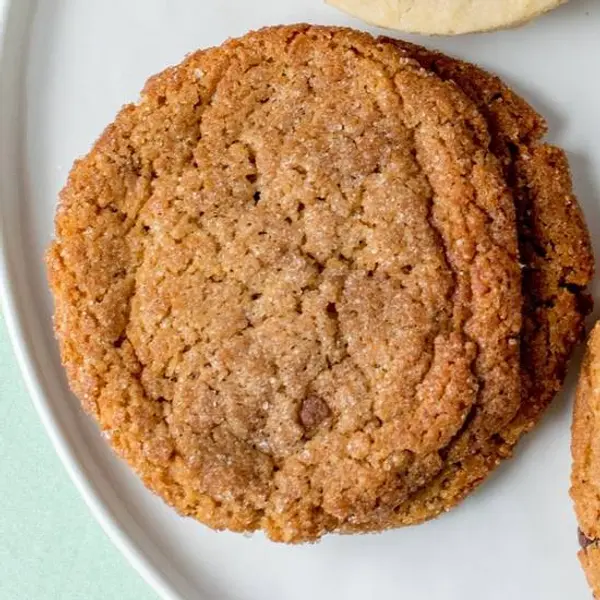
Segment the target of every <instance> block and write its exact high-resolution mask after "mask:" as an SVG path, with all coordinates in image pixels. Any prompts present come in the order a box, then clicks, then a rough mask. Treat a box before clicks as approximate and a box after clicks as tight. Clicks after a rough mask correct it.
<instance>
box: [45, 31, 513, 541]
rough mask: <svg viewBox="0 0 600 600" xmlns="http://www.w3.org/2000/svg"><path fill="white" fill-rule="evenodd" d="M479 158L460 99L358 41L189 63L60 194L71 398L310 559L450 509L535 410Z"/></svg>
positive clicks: (490, 180) (203, 498)
mask: <svg viewBox="0 0 600 600" xmlns="http://www.w3.org/2000/svg"><path fill="white" fill-rule="evenodd" d="M489 145H490V138H489V135H488V131H487V128H486V123H485V121H484V120H483V119H482V118H481V116H480V114H479V113H478V111H477V110H476V108H475V106H474V104H473V103H472V102H471V101H470V100H468V98H467V97H466V96H465V95H464V94H463V93H462V92H461V91H460V90H459V89H458V88H457V87H456V86H455V85H454V84H453V83H451V82H443V81H441V79H439V78H438V77H437V76H435V75H433V74H430V73H428V72H427V71H425V70H423V69H422V68H420V67H419V65H418V64H417V63H416V62H415V61H412V60H409V59H407V58H406V57H404V56H403V55H402V53H401V52H399V51H398V49H397V48H396V47H395V46H393V45H392V44H390V43H388V42H385V41H381V42H378V41H376V40H374V39H373V38H371V37H370V36H368V35H366V34H361V33H358V32H354V31H351V30H346V29H332V28H324V27H311V26H304V25H303V26H291V27H281V28H272V29H266V30H263V31H261V32H258V33H252V34H249V35H248V36H246V37H244V38H241V39H239V40H233V41H230V42H227V43H226V44H224V45H223V46H222V47H220V48H216V49H211V50H207V51H203V52H198V53H196V54H194V55H192V56H190V57H189V58H188V59H186V60H185V61H184V62H183V63H182V64H181V65H179V66H177V67H174V68H171V69H168V70H167V71H165V72H163V73H162V74H160V75H158V76H156V77H154V78H153V79H152V80H151V81H150V82H149V83H148V85H147V86H146V88H145V90H144V93H143V95H142V100H141V101H140V103H139V104H138V105H131V106H127V107H125V108H124V109H123V111H122V112H121V113H120V114H119V115H118V117H117V119H116V121H115V122H114V124H113V125H111V126H110V127H108V129H107V130H106V131H105V133H104V135H103V136H102V138H101V139H100V140H99V142H98V143H97V144H96V146H95V147H94V149H93V150H92V152H91V153H90V154H89V155H88V156H87V157H85V158H84V159H83V160H81V161H79V162H78V163H77V164H76V165H75V166H74V168H73V170H72V172H71V174H70V177H69V181H68V184H67V186H66V187H65V189H64V190H63V192H62V194H61V201H60V206H59V209H58V214H57V218H56V236H57V237H56V241H55V243H54V244H53V246H52V248H51V250H50V252H49V256H48V265H49V273H50V279H51V286H52V290H53V293H54V297H55V300H56V313H55V325H56V333H57V336H58V339H59V341H60V346H61V353H62V359H63V362H64V365H65V368H66V370H67V374H68V377H69V381H70V384H71V387H72V388H73V390H74V392H75V393H76V394H77V395H78V396H79V397H80V398H81V400H82V402H83V404H84V406H85V407H86V408H87V409H88V410H89V411H90V412H91V413H92V414H93V415H95V417H96V418H97V420H98V421H99V423H100V425H101V426H102V428H103V429H104V430H106V431H108V432H110V434H111V435H110V441H111V444H112V445H113V447H114V448H115V449H116V450H117V451H118V452H119V453H120V454H121V455H122V456H124V457H125V458H126V459H127V460H128V461H129V463H130V464H131V465H132V466H133V467H134V468H135V469H136V471H137V472H138V473H139V474H140V476H141V477H142V478H143V480H144V482H145V483H146V484H147V485H148V486H149V487H150V488H151V489H153V490H154V491H155V492H156V493H158V494H159V495H161V496H162V497H163V498H164V499H165V500H166V501H167V502H169V503H170V504H172V505H173V506H174V507H176V508H177V509H178V510H179V511H180V512H181V513H183V514H186V515H191V516H193V517H195V518H197V519H199V520H200V521H202V522H204V523H206V524H208V525H210V526H211V527H214V528H216V529H223V528H227V529H232V530H235V531H253V530H257V529H263V530H265V531H266V532H267V534H268V535H269V536H270V537H271V538H272V539H274V540H278V541H286V542H298V541H304V540H314V539H317V538H318V537H320V536H321V535H323V534H324V533H326V532H329V531H367V530H373V529H384V528H387V527H393V526H396V525H398V524H406V523H415V522H420V521H422V520H424V519H426V518H431V517H433V516H435V515H436V514H437V513H438V512H439V511H440V509H447V508H450V507H451V506H453V505H454V504H456V502H458V501H459V500H460V499H461V498H462V496H464V494H465V493H466V492H467V491H468V490H469V489H470V487H472V482H471V479H472V478H471V471H473V472H476V473H478V468H479V462H478V461H483V462H486V461H487V460H488V459H487V457H486V456H485V455H482V454H481V451H480V450H479V449H484V448H486V445H487V444H488V442H489V440H490V439H494V438H495V437H496V436H497V434H498V433H499V432H501V431H503V430H504V429H505V428H506V427H507V426H508V424H509V423H510V422H511V421H512V420H513V419H514V417H515V415H516V414H517V413H518V411H519V409H520V404H521V396H520V391H521V390H520V371H519V334H520V330H521V289H520V287H521V277H520V269H519V265H518V248H517V235H516V217H515V209H514V203H513V200H512V196H511V194H510V193H509V192H508V191H507V187H506V185H505V182H504V179H503V175H502V170H501V168H500V166H499V161H498V160H497V158H496V157H495V156H494V155H493V153H492V152H491V151H490V150H489ZM462 459H464V462H461V461H462ZM448 464H450V465H451V468H452V469H453V470H456V471H458V472H460V477H459V479H461V478H462V479H463V480H464V485H463V486H460V485H459V483H456V481H458V480H456V481H455V482H454V483H453V485H456V486H458V487H456V490H454V489H452V490H448V489H446V488H444V487H443V486H440V485H439V480H438V478H439V477H440V474H441V473H444V470H445V467H446V466H447V465H448Z"/></svg>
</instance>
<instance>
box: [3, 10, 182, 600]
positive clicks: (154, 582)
mask: <svg viewBox="0 0 600 600" xmlns="http://www.w3.org/2000/svg"><path fill="white" fill-rule="evenodd" d="M36 4H37V0H0V99H4V98H5V97H6V96H7V95H9V96H10V95H11V93H10V92H7V90H6V89H5V87H7V86H5V80H6V78H7V77H9V76H10V75H12V76H13V77H14V76H15V75H14V74H17V77H18V76H19V75H18V74H19V72H21V73H22V71H23V68H24V67H25V65H26V58H23V59H21V60H18V61H13V63H12V64H11V63H10V62H9V60H8V59H7V58H6V55H7V54H8V53H9V51H10V48H9V41H8V36H7V32H8V31H9V29H10V28H11V27H13V26H14V22H15V20H16V19H22V20H23V21H24V22H26V23H27V25H26V27H27V26H28V25H29V23H30V22H31V20H32V16H33V14H34V11H35V7H36ZM23 37H24V40H23V43H24V45H25V48H26V49H27V47H28V45H29V41H30V39H29V36H28V35H26V36H23ZM24 54H25V56H26V55H27V52H25V53H24ZM7 73H8V74H9V75H7ZM22 95H23V87H22V85H19V86H17V87H16V89H15V90H14V91H13V92H12V96H13V100H12V102H10V101H9V102H0V156H1V157H2V159H1V160H0V309H1V310H2V314H3V317H4V321H5V324H6V328H7V332H8V338H9V340H10V343H11V346H12V349H13V352H14V355H15V357H16V361H17V365H18V367H19V371H20V374H21V376H22V378H23V381H24V383H25V388H26V391H27V394H28V396H29V398H30V399H31V402H32V403H33V405H34V407H35V410H36V412H37V415H38V418H39V419H40V421H41V423H42V425H43V427H44V430H45V432H46V435H47V436H48V437H49V439H50V441H51V443H52V446H53V448H54V451H55V452H56V454H57V455H58V457H59V459H60V461H61V463H62V466H63V468H64V469H65V470H66V472H67V474H68V476H69V478H70V480H71V482H72V483H73V485H74V486H75V489H76V490H77V492H78V494H79V495H80V496H81V498H82V499H83V501H84V502H85V504H86V506H87V508H88V510H89V511H90V513H91V515H92V517H93V518H94V519H95V520H96V522H97V523H98V524H99V525H100V527H101V528H102V530H103V531H104V533H105V534H106V536H107V537H108V538H109V540H110V541H111V542H112V544H113V545H114V546H115V547H116V549H117V550H118V551H119V552H120V553H121V555H122V556H124V558H125V559H126V560H127V562H128V563H129V564H130V565H131V566H132V567H133V568H134V569H135V571H136V572H137V573H138V574H139V575H140V576H141V577H142V579H143V580H144V581H145V582H146V584H148V585H149V586H150V588H151V589H152V590H153V591H154V592H155V593H156V594H158V596H159V597H160V598H162V600H186V599H185V598H184V596H182V595H181V594H180V593H179V592H178V591H177V590H176V589H175V586H174V584H173V583H172V582H171V581H169V579H168V578H167V577H166V576H165V575H164V574H163V573H161V572H160V571H159V570H158V569H156V568H155V566H154V565H153V564H152V561H151V560H150V559H149V557H148V556H147V555H146V553H145V552H144V551H143V550H142V549H141V547H140V544H139V542H136V541H135V540H134V539H133V537H132V536H131V534H130V533H128V532H127V531H125V529H123V527H122V526H121V525H120V524H119V521H118V519H117V517H116V515H115V514H114V512H113V510H112V509H111V507H110V506H109V505H108V503H107V502H106V501H105V500H104V499H102V498H101V496H100V494H98V492H97V490H96V485H95V484H94V483H93V482H92V479H91V477H90V476H89V475H88V474H87V472H86V468H85V466H84V461H83V459H82V458H81V456H80V455H79V452H78V450H77V448H75V445H74V444H73V443H72V442H71V441H70V440H69V437H68V436H67V435H66V434H65V431H64V427H63V426H62V424H61V423H60V420H59V419H58V417H57V415H56V409H55V407H53V406H52V404H51V403H50V402H49V401H48V397H47V394H46V393H45V390H44V384H43V377H42V375H41V373H40V372H39V366H38V365H37V364H36V361H35V359H34V357H33V354H32V352H31V349H30V347H29V342H28V341H27V338H28V335H27V325H26V321H25V316H24V314H23V311H22V309H20V308H19V303H18V301H17V300H18V293H17V292H18V285H17V284H16V280H15V278H13V276H12V273H13V272H14V265H13V259H12V257H11V252H10V250H9V247H10V243H9V236H8V234H7V231H8V226H9V222H10V218H9V217H8V216H7V214H8V213H9V208H8V205H9V204H10V200H9V199H8V198H9V197H10V196H13V197H15V196H16V197H18V196H19V194H18V191H16V192H13V193H10V192H8V193H7V191H6V188H7V187H9V184H8V181H9V177H7V171H8V169H7V168H6V163H7V160H6V158H7V154H8V153H6V152H5V149H6V145H7V139H10V138H13V139H16V140H19V139H20V138H19V136H18V133H19V130H20V125H21V124H22V119H21V118H20V117H19V118H18V119H13V121H14V122H12V123H9V124H8V126H7V122H9V119H10V117H11V116H13V115H10V112H11V108H13V107H14V105H15V98H16V99H19V98H21V97H22ZM11 105H12V106H11ZM20 105H21V106H23V103H21V104H20ZM17 110H18V109H17ZM19 112H20V111H18V113H19ZM18 113H17V114H18ZM15 155H16V157H17V158H16V159H14V160H16V162H17V164H18V163H20V162H21V161H22V152H21V148H18V151H17V152H16V153H15ZM12 177H15V175H14V172H13V175H12ZM12 187H16V188H17V190H18V186H14V184H13V185H12Z"/></svg>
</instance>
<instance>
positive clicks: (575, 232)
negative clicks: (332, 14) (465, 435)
mask: <svg viewBox="0 0 600 600" xmlns="http://www.w3.org/2000/svg"><path fill="white" fill-rule="evenodd" d="M385 39H386V40H388V41H389V43H393V44H395V45H396V46H397V47H398V48H399V49H400V50H401V51H402V52H404V53H405V54H406V56H407V57H410V58H413V59H415V60H417V61H418V62H419V64H421V65H422V66H423V67H424V68H426V69H428V70H430V71H432V72H434V73H436V74H437V75H438V76H439V77H441V78H442V79H443V80H450V81H454V82H455V83H456V84H457V85H458V86H459V87H460V88H461V89H462V90H463V91H464V92H465V94H466V95H467V96H468V97H469V98H470V99H471V100H472V101H473V102H474V103H475V104H476V106H477V108H478V110H479V111H480V112H481V114H482V115H483V116H484V118H485V119H486V121H487V123H488V127H489V130H490V133H491V136H492V146H491V147H492V149H493V151H494V153H495V154H496V156H497V157H498V158H499V160H500V161H501V163H502V165H503V168H504V173H505V177H506V180H507V181H508V182H509V184H510V186H511V188H512V191H513V196H514V198H515V202H516V208H517V218H518V232H519V250H520V261H521V263H522V265H523V297H524V307H523V330H522V333H521V377H522V403H521V408H520V410H519V412H518V413H517V415H516V417H515V419H514V420H513V421H512V422H511V423H510V424H509V425H508V426H507V427H506V428H504V429H503V431H501V432H500V433H499V435H498V436H495V437H494V438H493V439H492V440H490V443H489V444H488V445H487V446H486V447H485V448H484V449H483V452H482V455H483V456H486V457H487V460H486V461H481V460H480V461H479V469H477V470H473V471H472V473H473V476H472V478H471V480H472V483H473V485H476V484H477V483H479V482H480V481H482V480H483V479H484V478H485V476H486V474H487V473H486V470H487V469H491V468H493V467H494V466H496V465H497V464H499V462H500V459H501V458H503V457H506V456H508V455H510V453H511V452H512V448H513V446H514V444H515V443H516V442H517V441H518V440H519V438H520V437H521V436H522V435H523V434H524V433H526V432H527V431H529V430H530V429H531V428H532V427H534V426H535V424H536V423H537V422H538V420H539V419H540V418H541V416H542V415H543V412H544V410H545V408H546V407H547V406H548V404H549V403H550V402H551V400H552V398H553V397H554V396H555V394H556V393H557V392H558V390H559V389H560V387H561V386H562V383H563V380H564V377H565V374H566V369H567V366H568V360H569V358H570V356H571V354H572V352H573V349H574V348H575V346H576V345H577V343H579V342H580V341H581V339H582V336H583V335H584V320H585V317H586V315H587V314H589V312H590V310H591V304H592V303H591V299H590V297H589V295H588V293H587V291H586V287H587V285H588V284H589V283H590V281H591V279H592V277H593V273H594V257H593V252H592V247H591V241H590V237H589V233H588V230H587V227H586V224H585V221H584V218H583V214H582V211H581V208H580V207H579V205H578V203H577V200H576V198H575V197H574V195H573V190H572V181H571V176H570V170H569V165H568V161H567V158H566V155H565V153H564V151H563V150H561V149H560V148H557V147H555V146H551V145H548V144H544V143H542V142H541V139H542V138H543V136H544V134H545V133H546V129H547V127H546V123H545V121H544V120H543V118H542V117H541V116H539V115H538V114H537V113H536V112H535V111H534V110H533V109H532V108H531V107H530V106H529V105H528V104H527V103H526V102H525V101H524V100H523V99H522V98H520V97H519V96H517V95H516V94H515V93H514V92H512V91H511V90H510V89H509V88H508V87H507V86H506V85H505V84H504V83H503V82H502V81H501V80H500V79H499V78H497V77H495V76H493V75H491V74H489V73H487V72H485V71H483V70H482V69H480V68H479V67H477V66H475V65H472V64H469V63H465V62H462V61H459V60H456V59H452V58H449V57H447V56H444V55H442V54H440V53H437V52H433V51H431V50H428V49H426V48H422V47H420V46H415V45H412V44H409V43H406V42H401V41H397V40H390V39H388V38H385ZM454 476H455V475H451V476H449V477H448V478H447V481H446V485H447V484H448V482H449V481H450V480H451V478H452V477H454ZM461 477H463V478H464V474H463V473H461ZM462 485H464V484H462Z"/></svg>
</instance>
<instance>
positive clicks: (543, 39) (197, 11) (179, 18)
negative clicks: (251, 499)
mask: <svg viewBox="0 0 600 600" xmlns="http://www.w3.org/2000/svg"><path fill="white" fill-rule="evenodd" d="M0 5H4V9H5V13H4V19H3V24H4V26H3V38H2V58H1V64H0V199H1V215H2V254H3V260H2V261H1V262H2V264H1V269H2V271H1V280H2V287H3V306H4V311H5V315H6V319H7V321H8V324H9V327H10V331H11V335H12V339H13V342H14V345H15V349H16V352H17V354H18V357H19V360H20V364H21V366H22V368H23V372H24V375H25V379H26V380H27V384H28V386H29V390H30V392H31V395H32V397H33V399H34V401H35V403H36V405H37V408H38V410H39V412H40V416H41V418H42V420H43V422H44V424H45V425H46V427H47V429H48V432H49V434H50V436H51V437H52V440H53V441H54V444H55V446H56V448H57V451H58V452H59V454H60V456H61V458H62V460H63V462H64V464H65V466H66V468H67V469H68V470H69V473H70V474H71V477H72V478H73V481H74V483H75V484H76V485H77V487H78V488H79V490H80V491H81V493H82V494H83V496H84V497H85V499H86V501H87V502H88V504H89V505H90V507H91V509H92V512H93V513H94V515H95V516H96V518H97V519H98V520H99V521H100V523H101V524H102V526H103V527H104V529H105V530H106V531H107V532H108V534H109V535H110V537H111V538H112V539H113V541H114V542H115V543H116V545H117V546H118V547H119V548H120V549H121V550H122V551H123V553H124V554H125V555H126V556H127V557H128V559H129V560H130V561H131V562H132V563H133V565H134V566H135V567H136V568H137V569H138V570H139V571H140V572H141V573H142V575H143V576H144V577H145V578H146V579H147V580H148V582H149V583H150V584H151V585H152V586H153V587H154V588H155V589H156V590H157V591H158V593H159V594H161V595H162V596H163V597H164V598H169V599H174V598H177V599H186V600H191V599H202V600H208V599H215V600H216V599H218V600H234V599H239V600H300V599H302V600H304V599H306V598H310V599H313V600H325V599H327V600H330V599H333V598H340V599H345V600H353V599H359V598H360V599H365V598H379V599H381V598H403V599H406V600H424V599H428V600H482V599H483V600H505V599H510V600H537V599H539V600H564V599H566V598H568V599H570V600H571V599H574V600H578V599H584V598H588V597H589V593H588V591H587V588H586V585H585V582H584V578H583V575H582V573H581V572H580V570H579V566H578V563H577V560H576V556H575V555H576V551H577V543H576V524H575V519H574V517H573V514H572V510H571V505H570V501H569V498H568V495H567V490H568V477H569V462H570V458H569V422H570V402H569V400H570V396H571V391H572V381H571V384H570V385H568V386H567V393H566V394H564V395H563V397H561V398H559V399H557V401H556V404H555V406H554V408H553V409H552V410H551V411H550V414H549V415H548V416H547V418H546V419H545V420H544V422H543V424H542V425H541V427H540V428H539V429H538V430H537V431H536V432H535V433H533V434H532V435H530V436H529V437H528V439H527V440H526V441H525V442H524V443H523V444H521V446H520V447H519V452H518V456H517V459H516V460H514V461H512V462H510V463H508V464H505V465H504V466H503V467H502V468H501V469H499V471H498V472H497V473H496V474H495V475H494V477H493V478H492V480H491V481H489V482H488V483H487V484H486V485H484V486H483V487H482V488H481V489H480V490H479V491H478V492H477V493H476V494H475V495H474V496H473V497H471V498H470V499H469V500H468V501H467V502H465V503H464V505H463V506H461V507H460V508H459V509H457V510H456V511H454V512H452V513H450V514H448V515H446V516H444V517H443V518H441V519H439V520H438V521H435V522H432V523H430V524H428V525H424V526H421V527H417V528H412V529H407V530H401V531H394V532H389V533H386V534H384V535H378V536H364V537H330V538H328V539H325V540H324V541H323V542H322V543H320V544H318V545H315V546H306V547H291V548H288V547H281V546H276V545H273V544H271V543H269V542H267V541H266V540H265V539H264V538H263V537H261V536H255V537H253V538H245V537H242V536H236V535H231V534H227V533H223V534H216V533H213V532H211V531H209V530H207V529H206V528H204V527H202V526H200V525H198V524H196V523H194V522H192V521H190V520H184V519H181V518H179V517H177V516H176V515H175V514H174V513H173V512H172V511H171V510H169V509H168V508H167V507H165V506H164V505H163V504H162V503H161V501H159V500H158V499H157V498H154V497H153V496H152V495H151V494H150V493H149V492H147V491H146V490H145V489H144V488H143V487H142V485H141V484H140V483H139V482H138V481H137V480H136V478H135V477H134V476H133V475H132V474H131V473H130V472H129V471H128V469H127V468H126V467H125V466H124V465H123V464H121V463H120V462H119V460H117V459H116V458H115V457H113V455H112V454H111V452H110V451H109V449H108V448H107V447H106V446H105V444H104V441H103V440H102V438H101V437H100V435H99V434H98V432H97V430H96V428H95V427H94V426H93V424H92V423H91V422H90V421H89V420H88V419H87V418H86V417H85V416H84V415H83V414H82V412H81V410H80V408H79V404H78V402H77V401H76V400H75V398H74V397H72V396H71V394H70V393H69V391H68V389H67V386H66V384H65V380H64V377H63V373H62V370H61V366H60V362H59V358H58V355H57V351H56V345H55V343H54V341H53V337H52V328H51V300H50V296H49V294H48V290H47V287H46V280H45V274H44V266H43V253H44V249H45V247H46V246H47V244H48V242H49V241H50V238H51V235H52V217H53V212H54V208H55V202H56V196H57V192H58V191H59V189H60V188H61V186H62V185H63V183H64V181H65V178H66V176H67V172H68V169H69V166H70V165H71V163H72V161H73V159H74V158H76V157H77V156H78V155H81V154H82V153H85V152H86V151H87V150H88V148H89V147H90V145H91V143H92V142H93V140H94V139H95V138H96V136H98V134H99V133H100V132H101V130H102V129H103V127H104V126H105V125H106V124H107V123H108V122H110V121H111V120H112V118H113V116H114V114H115V113H116V111H117V109H118V108H119V107H120V105H121V104H123V103H125V102H127V101H130V100H134V99H135V98H136V96H137V93H138V90H139V89H140V88H141V87H142V84H143V82H144V81H145V79H146V78H147V77H148V76H149V75H151V74H153V73H155V72H156V71H159V70H160V69H162V68H163V67H165V66H166V65H168V64H171V63H175V62H178V61H179V60H180V59H181V58H182V57H183V56H184V54H186V53H187V52H189V51H191V50H194V49H196V48H198V47H202V46H207V45H213V44H218V43H220V42H221V41H223V40H224V39H225V38H226V37H229V36H235V35H239V34H242V33H244V32H245V31H246V30H248V29H251V28H257V27H260V26H262V25H266V24H274V23H281V22H294V21H310V22H321V23H337V24H352V25H355V26H360V23H358V22H352V21H351V20H349V19H348V18H346V17H344V16H343V15H342V14H339V13H337V12H336V11H335V10H334V9H331V8H326V7H325V6H324V5H322V3H321V0H277V1H275V0H254V2H249V1H248V0H170V1H169V0H39V1H37V2H36V1H34V0H12V2H10V1H6V2H3V1H2V0H0ZM428 43H429V44H434V45H437V46H439V47H441V48H443V49H445V50H447V51H449V52H452V53H455V54H457V55H459V56H462V57H465V58H468V59H471V60H474V61H478V62H480V63H482V64H484V65H486V66H488V67H490V68H492V69H494V70H496V71H498V72H499V73H501V74H502V75H503V76H505V77H506V78H507V80H508V81H510V82H512V84H514V86H515V87H516V88H517V89H518V90H520V91H521V92H522V93H524V95H525V96H526V97H527V98H528V99H530V100H531V101H532V102H533V103H534V105H536V106H537V107H539V109H540V110H541V111H542V112H543V113H544V114H545V115H547V117H548V119H549V122H550V124H551V127H552V139H553V140H555V141H557V142H558V143H560V144H561V145H563V146H564V147H566V148H567V149H568V150H569V152H570V158H571V162H572V167H573V172H574V176H575V180H576V186H577V192H578V194H579V196H580V198H581V201H582V203H583V205H584V207H585V211H586V214H587V218H588V220H589V224H590V227H591V229H592V232H593V233H596V234H597V233H598V232H599V230H600V203H599V196H598V193H599V190H600V109H599V108H598V107H599V106H600V77H599V76H600V5H599V4H598V2H597V1H596V0H589V1H586V0H572V1H571V3H570V4H569V5H568V6H567V7H565V8H563V9H561V10H558V11H557V12H555V13H553V14H551V15H549V16H547V17H545V18H543V19H541V20H539V21H537V22H536V23H535V24H533V25H531V26H529V27H527V28H524V29H520V30H516V31H511V32H504V33H495V34H489V35H480V36H470V37H463V38H455V39H441V38H440V39H431V40H429V42H428ZM594 237H595V238H598V236H597V235H595V236H594ZM574 367H576V365H574ZM575 370H576V369H573V371H575ZM571 380H573V373H572V374H571Z"/></svg>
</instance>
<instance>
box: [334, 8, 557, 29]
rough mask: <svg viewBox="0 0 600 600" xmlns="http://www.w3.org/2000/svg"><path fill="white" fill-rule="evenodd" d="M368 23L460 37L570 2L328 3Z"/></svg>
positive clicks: (512, 23)
mask: <svg viewBox="0 0 600 600" xmlns="http://www.w3.org/2000/svg"><path fill="white" fill-rule="evenodd" d="M326 1H327V3H328V4H331V5H332V6H335V7H336V8H339V9H341V10H343V11H345V12H347V13H349V14H351V15H352V16H354V17H358V18H359V19H362V20H363V21H366V22H367V23H371V24H373V25H377V26H379V27H385V28H387V29H396V30H398V31H405V32H410V33H422V34H432V35H436V34H437V35H457V34H462V33H473V32H476V31H490V30H493V29H505V28H509V27H515V26H517V25H522V24H523V23H526V22H528V21H531V20H532V19H534V18H535V17H538V16H540V15H541V14H543V13H545V12H548V11H550V10H552V9H554V8H556V7H558V6H560V5H561V4H564V3H565V2H566V1H567V0H326Z"/></svg>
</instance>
